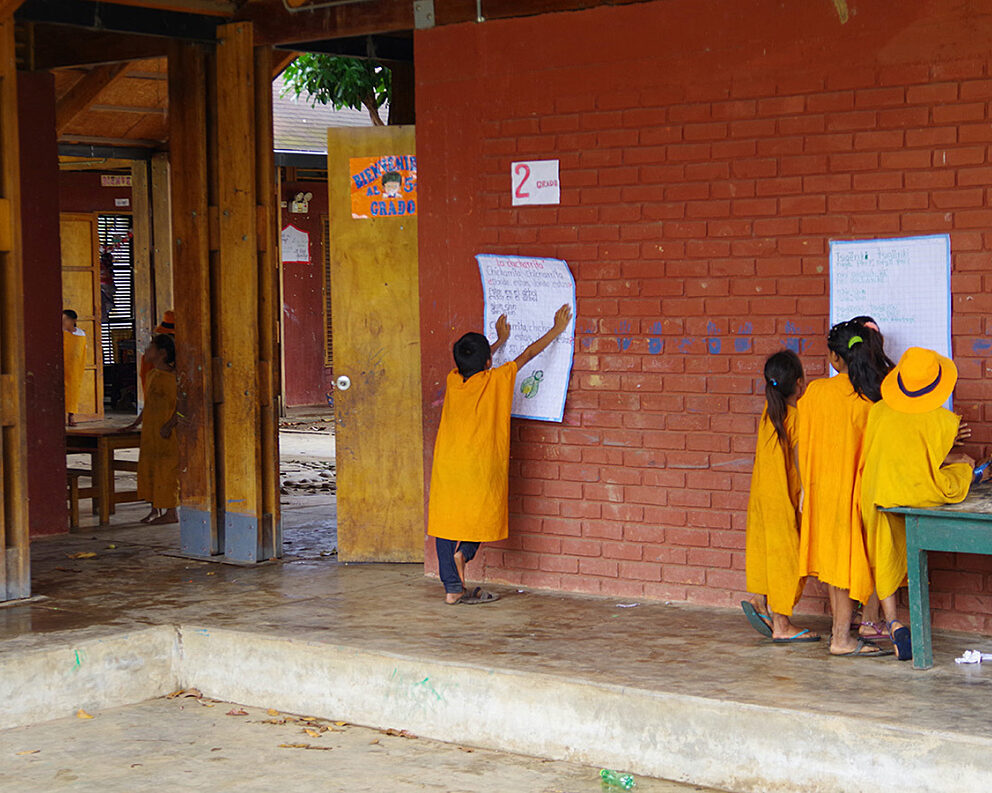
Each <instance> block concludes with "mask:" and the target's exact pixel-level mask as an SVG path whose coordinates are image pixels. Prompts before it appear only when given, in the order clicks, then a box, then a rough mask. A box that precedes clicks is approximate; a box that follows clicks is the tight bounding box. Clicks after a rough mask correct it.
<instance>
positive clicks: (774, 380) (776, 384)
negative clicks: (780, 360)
mask: <svg viewBox="0 0 992 793" xmlns="http://www.w3.org/2000/svg"><path fill="white" fill-rule="evenodd" d="M768 382H769V383H771V384H772V385H773V386H775V387H776V388H778V380H776V379H774V378H772V379H770V380H769V381H768Z"/></svg>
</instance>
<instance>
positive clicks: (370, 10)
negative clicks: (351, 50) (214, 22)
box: [235, 0, 474, 45]
mask: <svg viewBox="0 0 992 793" xmlns="http://www.w3.org/2000/svg"><path fill="white" fill-rule="evenodd" d="M235 18H236V19H243V20H247V21H250V22H253V23H254V27H255V42H256V44H274V45H279V44H293V43H295V42H307V41H320V40H321V39H332V38H339V37H342V36H364V35H367V34H372V33H387V32H390V31H394V30H413V3H412V2H409V3H408V2H402V1H401V0H368V2H364V3H350V4H348V5H341V6H334V7H328V8H316V9H307V10H303V11H300V12H298V13H292V12H290V11H288V10H287V9H286V6H284V5H283V3H282V0H258V1H257V2H253V3H246V4H245V5H244V6H242V8H241V10H240V11H239V12H238V14H237V16H236V17H235ZM473 19H474V17H473Z"/></svg>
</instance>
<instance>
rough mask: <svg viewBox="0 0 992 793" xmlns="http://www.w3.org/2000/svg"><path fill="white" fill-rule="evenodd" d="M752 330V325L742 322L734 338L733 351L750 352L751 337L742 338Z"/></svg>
mask: <svg viewBox="0 0 992 793" xmlns="http://www.w3.org/2000/svg"><path fill="white" fill-rule="evenodd" d="M753 331H754V325H752V324H751V323H750V322H744V323H742V324H741V326H740V327H739V328H738V329H737V338H735V339H734V352H751V339H749V338H742V337H747V336H750V335H751V333H752V332H753Z"/></svg>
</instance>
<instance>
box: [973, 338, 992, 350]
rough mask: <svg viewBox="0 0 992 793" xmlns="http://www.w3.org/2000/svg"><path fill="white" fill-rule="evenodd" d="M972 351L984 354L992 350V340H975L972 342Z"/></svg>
mask: <svg viewBox="0 0 992 793" xmlns="http://www.w3.org/2000/svg"><path fill="white" fill-rule="evenodd" d="M971 349H972V350H973V351H974V352H984V351H985V350H989V349H992V339H975V341H974V342H972V345H971Z"/></svg>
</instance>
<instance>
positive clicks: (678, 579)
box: [662, 565, 706, 584]
mask: <svg viewBox="0 0 992 793" xmlns="http://www.w3.org/2000/svg"><path fill="white" fill-rule="evenodd" d="M662 580H663V581H665V582H666V583H671V584H705V583H706V570H705V569H704V568H702V567H688V566H677V565H665V567H664V570H663V571H662Z"/></svg>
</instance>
